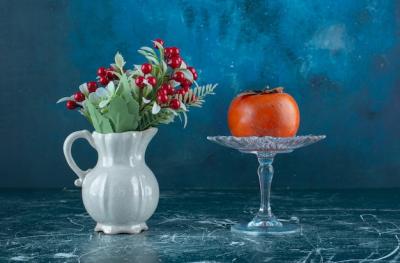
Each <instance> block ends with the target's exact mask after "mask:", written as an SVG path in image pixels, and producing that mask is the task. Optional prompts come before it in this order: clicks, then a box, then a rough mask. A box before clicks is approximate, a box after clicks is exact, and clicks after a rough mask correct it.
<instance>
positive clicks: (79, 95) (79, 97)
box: [74, 91, 85, 102]
mask: <svg viewBox="0 0 400 263" xmlns="http://www.w3.org/2000/svg"><path fill="white" fill-rule="evenodd" d="M74 99H75V100H76V101H78V102H81V101H84V100H85V95H83V93H82V92H80V91H78V92H77V93H75V94H74Z"/></svg>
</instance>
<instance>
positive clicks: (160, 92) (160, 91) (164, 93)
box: [157, 89, 168, 95]
mask: <svg viewBox="0 0 400 263" xmlns="http://www.w3.org/2000/svg"><path fill="white" fill-rule="evenodd" d="M157 95H168V94H167V90H166V89H159V90H157Z"/></svg>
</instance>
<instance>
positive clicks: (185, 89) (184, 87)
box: [181, 85, 190, 92]
mask: <svg viewBox="0 0 400 263" xmlns="http://www.w3.org/2000/svg"><path fill="white" fill-rule="evenodd" d="M189 88H190V87H189V86H186V85H184V86H182V88H181V89H183V90H184V91H185V92H188V91H189Z"/></svg>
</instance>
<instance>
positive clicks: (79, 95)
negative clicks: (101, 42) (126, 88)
mask: <svg viewBox="0 0 400 263" xmlns="http://www.w3.org/2000/svg"><path fill="white" fill-rule="evenodd" d="M114 70H115V69H114V68H113V67H111V66H110V67H109V68H108V69H107V68H105V67H99V68H98V69H97V81H89V82H86V89H87V92H86V93H87V95H88V94H90V93H92V92H96V90H97V88H98V87H99V85H98V83H99V84H100V85H103V86H106V85H108V83H110V81H112V80H117V79H118V77H117V76H116V75H115V74H114ZM86 97H87V96H85V94H84V93H83V92H81V91H78V92H76V93H75V94H74V95H73V100H68V101H67V102H66V107H67V109H69V110H73V109H76V108H78V107H81V106H80V104H78V103H77V102H83V101H84V100H85V99H86Z"/></svg>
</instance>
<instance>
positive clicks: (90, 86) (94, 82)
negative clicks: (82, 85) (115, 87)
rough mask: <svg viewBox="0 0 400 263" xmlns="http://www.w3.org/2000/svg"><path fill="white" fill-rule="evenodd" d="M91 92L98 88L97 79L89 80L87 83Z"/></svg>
mask: <svg viewBox="0 0 400 263" xmlns="http://www.w3.org/2000/svg"><path fill="white" fill-rule="evenodd" d="M86 85H87V88H88V91H89V93H92V92H95V91H96V89H97V83H96V81H89V82H88V83H86Z"/></svg>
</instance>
